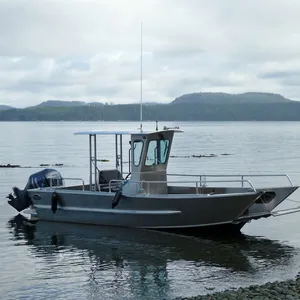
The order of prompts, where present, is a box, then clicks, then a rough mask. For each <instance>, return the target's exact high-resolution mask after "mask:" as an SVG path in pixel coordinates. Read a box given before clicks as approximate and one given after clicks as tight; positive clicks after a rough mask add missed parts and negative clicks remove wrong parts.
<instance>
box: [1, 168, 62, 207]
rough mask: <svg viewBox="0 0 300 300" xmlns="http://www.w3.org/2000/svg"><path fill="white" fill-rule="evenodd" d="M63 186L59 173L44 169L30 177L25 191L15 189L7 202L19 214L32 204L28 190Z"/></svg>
mask: <svg viewBox="0 0 300 300" xmlns="http://www.w3.org/2000/svg"><path fill="white" fill-rule="evenodd" d="M63 185H64V182H63V178H62V176H61V174H60V173H59V172H58V171H56V170H54V169H44V170H42V171H39V172H37V173H34V174H32V175H30V177H29V179H28V182H27V184H26V186H25V188H24V190H20V189H19V188H17V187H13V188H12V189H13V193H11V194H9V195H8V196H7V197H6V198H8V199H9V200H8V201H7V202H8V204H10V205H11V206H12V207H13V208H15V209H16V210H17V211H18V212H20V211H22V210H24V209H25V208H27V207H29V206H30V205H31V204H32V202H31V200H30V198H29V197H28V192H27V190H29V189H35V188H39V187H51V186H63Z"/></svg>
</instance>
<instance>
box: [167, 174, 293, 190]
mask: <svg viewBox="0 0 300 300" xmlns="http://www.w3.org/2000/svg"><path fill="white" fill-rule="evenodd" d="M168 176H177V177H198V178H199V179H200V184H201V185H202V184H204V185H205V184H206V183H207V182H211V181H210V180H207V178H237V177H238V178H240V180H241V182H242V187H243V186H244V181H245V178H247V177H248V178H254V177H257V178H259V177H265V178H266V177H282V178H285V179H287V181H288V182H289V184H290V185H291V186H294V185H293V183H292V181H291V179H290V177H289V176H288V175H287V174H243V175H240V174H236V175H226V174H225V175H218V174H210V175H197V174H168Z"/></svg>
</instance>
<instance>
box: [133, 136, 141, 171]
mask: <svg viewBox="0 0 300 300" xmlns="http://www.w3.org/2000/svg"><path fill="white" fill-rule="evenodd" d="M143 146H144V143H143V141H134V142H133V163H134V165H135V166H136V167H137V166H139V164H140V162H141V156H142V151H143Z"/></svg>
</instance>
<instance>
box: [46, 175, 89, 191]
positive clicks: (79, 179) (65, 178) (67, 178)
mask: <svg viewBox="0 0 300 300" xmlns="http://www.w3.org/2000/svg"><path fill="white" fill-rule="evenodd" d="M52 179H53V180H59V179H58V178H52V177H50V187H51V188H52ZM62 179H63V180H77V181H81V183H82V190H83V191H84V180H83V179H82V178H73V177H63V178H62Z"/></svg>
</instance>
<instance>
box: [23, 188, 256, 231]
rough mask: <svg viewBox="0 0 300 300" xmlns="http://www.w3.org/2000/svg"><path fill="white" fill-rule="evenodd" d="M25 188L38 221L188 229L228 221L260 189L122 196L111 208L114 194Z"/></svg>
mask: <svg viewBox="0 0 300 300" xmlns="http://www.w3.org/2000/svg"><path fill="white" fill-rule="evenodd" d="M53 192H54V189H32V190H29V191H28V194H29V197H30V198H31V199H32V202H33V205H34V207H35V210H36V212H37V217H38V218H39V219H41V220H47V221H55V222H71V223H82V224H94V225H108V226H125V227H138V228H152V229H170V228H191V227H204V226H213V225H222V224H230V223H232V222H233V221H234V220H236V219H237V218H238V217H239V216H241V215H242V214H243V213H244V211H245V210H246V209H247V208H249V207H250V206H251V205H252V204H253V203H254V202H255V201H256V199H257V198H258V197H259V196H260V195H261V192H248V193H233V194H216V195H203V194H201V195H193V194H186V195H182V194H178V195H174V194H171V195H170V194H166V195H154V194H152V195H147V196H144V195H141V194H139V195H135V196H128V197H127V196H122V198H121V199H120V202H119V204H118V205H117V206H116V207H115V208H112V200H113V198H114V195H115V194H114V193H109V192H107V193H106V192H95V191H78V190H71V189H70V190H68V189H56V193H57V194H58V204H57V210H56V211H55V212H53V211H52V209H51V207H52V195H53Z"/></svg>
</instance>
